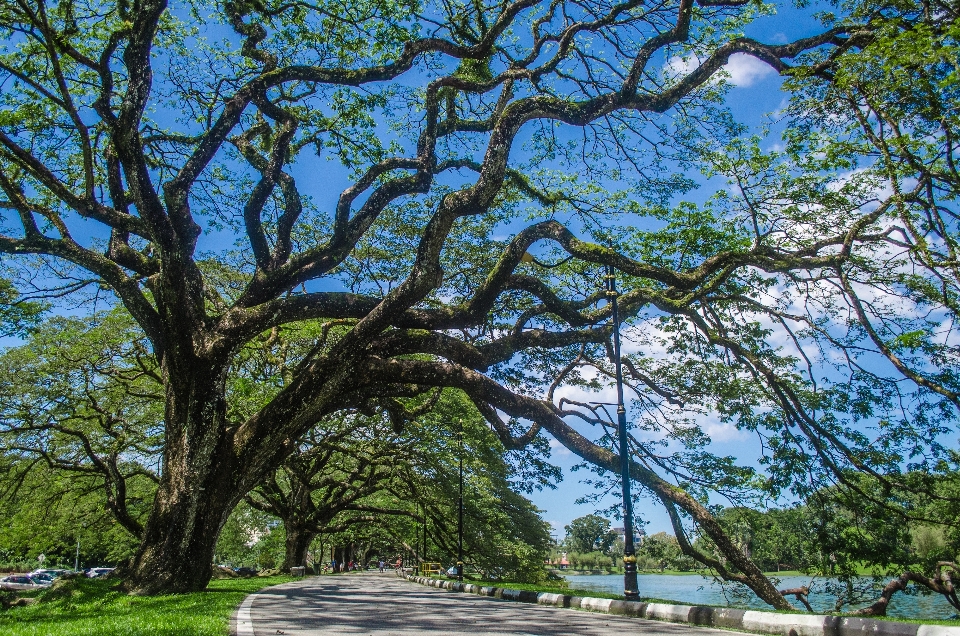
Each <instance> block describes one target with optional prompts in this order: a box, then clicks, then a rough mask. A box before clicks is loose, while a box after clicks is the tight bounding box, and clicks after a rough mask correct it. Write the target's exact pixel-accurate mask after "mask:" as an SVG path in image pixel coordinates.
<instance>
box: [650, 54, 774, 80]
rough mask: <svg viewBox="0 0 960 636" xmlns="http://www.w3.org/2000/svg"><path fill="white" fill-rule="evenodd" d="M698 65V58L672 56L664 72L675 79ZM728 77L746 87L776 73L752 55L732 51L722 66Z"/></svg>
mask: <svg viewBox="0 0 960 636" xmlns="http://www.w3.org/2000/svg"><path fill="white" fill-rule="evenodd" d="M698 66H700V60H699V59H697V58H695V57H693V56H691V57H688V58H685V59H684V58H680V57H672V58H670V60H669V61H668V62H667V66H666V73H667V75H668V76H669V77H672V78H674V79H677V78H679V77H681V76H683V75H686V74H687V73H690V72H691V71H693V70H694V69H695V68H697V67H698ZM723 70H724V71H726V73H727V75H728V79H729V81H730V83H731V84H733V85H734V86H740V87H747V86H752V85H754V84H756V83H757V82H759V81H760V80H762V79H764V78H766V77H769V76H770V75H776V73H777V72H776V71H775V70H773V68H771V67H770V65H769V64H766V63H765V62H761V61H760V60H758V59H757V58H755V57H753V56H752V55H747V54H746V53H734V54H733V55H731V56H730V59H729V60H727V63H726V65H725V66H724V67H723Z"/></svg>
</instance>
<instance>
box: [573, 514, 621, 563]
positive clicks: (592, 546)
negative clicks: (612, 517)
mask: <svg viewBox="0 0 960 636" xmlns="http://www.w3.org/2000/svg"><path fill="white" fill-rule="evenodd" d="M564 530H565V531H566V533H567V536H566V538H565V539H564V542H565V544H566V545H567V547H568V548H569V549H571V550H573V551H574V552H580V553H589V552H593V551H599V552H607V551H609V550H610V546H611V545H613V542H614V540H615V539H616V537H617V535H616V533H615V532H613V531H611V530H610V521H609V520H608V519H604V518H603V517H601V516H599V515H586V516H584V517H577V518H576V519H574V520H573V521H571V522H570V525H569V526H564ZM581 558H583V557H582V556H581Z"/></svg>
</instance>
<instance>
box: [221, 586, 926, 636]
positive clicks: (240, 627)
mask: <svg viewBox="0 0 960 636" xmlns="http://www.w3.org/2000/svg"><path fill="white" fill-rule="evenodd" d="M256 597H257V592H254V593H253V594H248V595H247V597H246V598H244V599H243V602H242V603H240V607H238V608H237V611H235V612H234V613H233V615H232V616H231V617H230V636H255V634H254V633H253V617H252V616H250V608H251V607H253V601H254V599H255V598H256ZM929 636H932V635H929Z"/></svg>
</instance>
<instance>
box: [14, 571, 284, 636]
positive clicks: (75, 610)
mask: <svg viewBox="0 0 960 636" xmlns="http://www.w3.org/2000/svg"><path fill="white" fill-rule="evenodd" d="M292 580H293V579H292V578H291V577H289V576H272V577H263V578H250V579H225V580H219V581H211V582H210V586H209V587H208V588H207V590H206V591H203V592H195V593H192V594H176V595H170V596H129V595H127V594H125V593H124V592H120V591H118V590H116V589H115V588H116V587H117V581H116V580H105V581H104V580H97V579H80V580H78V581H77V586H76V588H75V589H73V590H72V592H71V593H69V594H68V595H62V596H60V597H59V598H50V597H51V596H53V597H56V596H57V594H56V592H54V593H53V594H51V593H50V592H41V593H39V594H34V596H36V597H37V598H38V602H37V603H35V604H33V605H29V606H26V607H14V608H10V609H7V610H0V634H3V635H4V636H28V635H29V636H68V635H69V636H155V635H158V636H225V635H226V634H228V633H229V620H230V616H231V615H232V614H233V612H234V610H235V609H236V608H237V606H238V605H240V603H241V602H242V601H243V599H244V597H245V596H246V595H247V594H251V593H253V592H256V591H257V590H261V589H263V588H264V587H268V586H270V585H276V584H278V583H286V582H287V581H292Z"/></svg>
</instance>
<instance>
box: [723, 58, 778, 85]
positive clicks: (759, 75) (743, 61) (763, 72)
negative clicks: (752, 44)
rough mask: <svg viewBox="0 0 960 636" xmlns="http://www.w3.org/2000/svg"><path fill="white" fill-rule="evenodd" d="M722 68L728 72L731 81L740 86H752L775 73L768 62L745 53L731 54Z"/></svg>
mask: <svg viewBox="0 0 960 636" xmlns="http://www.w3.org/2000/svg"><path fill="white" fill-rule="evenodd" d="M723 69H724V70H725V71H726V72H727V73H729V74H730V81H731V83H733V85H734V86H741V87H744V86H752V85H753V84H755V83H757V82H759V81H760V80H762V79H764V78H765V77H768V76H770V75H775V74H776V71H775V70H773V69H772V68H771V67H770V65H769V64H766V63H765V62H761V61H760V60H758V59H757V58H755V57H753V56H752V55H747V54H746V53H734V54H733V55H731V56H730V59H729V60H728V61H727V64H726V66H724V67H723Z"/></svg>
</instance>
